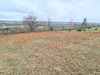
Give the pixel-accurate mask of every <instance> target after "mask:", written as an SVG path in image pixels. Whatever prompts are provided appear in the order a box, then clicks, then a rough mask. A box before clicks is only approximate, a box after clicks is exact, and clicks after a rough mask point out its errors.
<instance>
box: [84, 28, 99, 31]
mask: <svg viewBox="0 0 100 75" xmlns="http://www.w3.org/2000/svg"><path fill="white" fill-rule="evenodd" d="M97 30H99V31H100V28H97ZM86 31H95V28H91V29H86Z"/></svg>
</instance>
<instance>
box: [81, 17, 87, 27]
mask: <svg viewBox="0 0 100 75" xmlns="http://www.w3.org/2000/svg"><path fill="white" fill-rule="evenodd" d="M87 25H88V24H87V19H86V17H85V18H84V21H83V22H82V24H81V26H82V27H83V28H84V29H85V28H86V27H87Z"/></svg>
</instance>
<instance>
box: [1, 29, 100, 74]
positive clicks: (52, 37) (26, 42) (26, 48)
mask: <svg viewBox="0 0 100 75" xmlns="http://www.w3.org/2000/svg"><path fill="white" fill-rule="evenodd" d="M0 75H100V32H99V31H94V32H87V31H86V32H55V31H53V32H35V33H24V34H12V35H4V36H0Z"/></svg>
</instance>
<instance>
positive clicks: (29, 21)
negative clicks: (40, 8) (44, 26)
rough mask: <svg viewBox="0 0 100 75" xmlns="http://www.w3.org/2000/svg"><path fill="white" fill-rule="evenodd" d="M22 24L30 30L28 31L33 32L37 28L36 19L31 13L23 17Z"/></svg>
mask: <svg viewBox="0 0 100 75" xmlns="http://www.w3.org/2000/svg"><path fill="white" fill-rule="evenodd" d="M23 24H24V25H26V26H28V27H29V28H30V31H31V32H32V31H35V28H36V27H37V26H38V21H37V17H36V16H35V15H34V14H33V13H31V14H29V15H28V16H27V17H24V19H23Z"/></svg>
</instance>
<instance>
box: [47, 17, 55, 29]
mask: <svg viewBox="0 0 100 75" xmlns="http://www.w3.org/2000/svg"><path fill="white" fill-rule="evenodd" d="M48 28H49V30H50V31H52V30H53V28H54V27H53V26H51V19H50V18H49V17H48Z"/></svg>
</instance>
